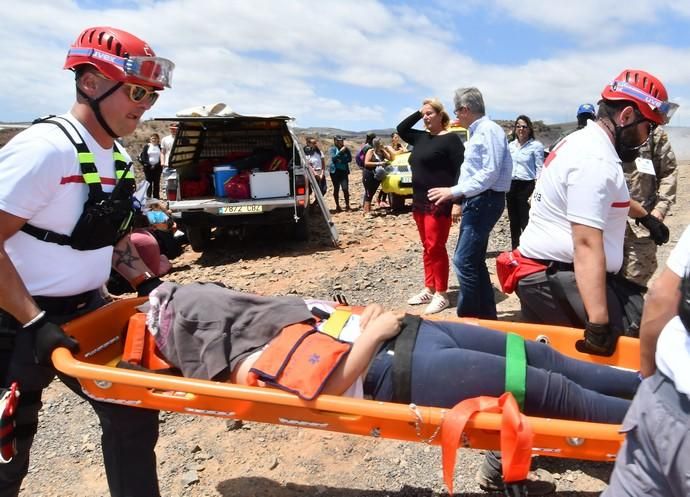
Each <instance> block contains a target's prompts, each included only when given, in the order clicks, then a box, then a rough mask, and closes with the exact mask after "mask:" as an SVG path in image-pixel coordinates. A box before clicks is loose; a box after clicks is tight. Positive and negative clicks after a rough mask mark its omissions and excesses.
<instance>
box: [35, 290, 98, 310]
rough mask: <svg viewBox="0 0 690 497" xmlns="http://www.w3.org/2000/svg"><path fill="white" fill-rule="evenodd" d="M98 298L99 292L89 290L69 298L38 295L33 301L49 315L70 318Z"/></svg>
mask: <svg viewBox="0 0 690 497" xmlns="http://www.w3.org/2000/svg"><path fill="white" fill-rule="evenodd" d="M96 296H98V290H89V291H88V292H84V293H80V294H77V295H70V296H67V297H42V296H40V295H38V296H34V297H33V299H34V300H35V301H36V304H37V305H38V307H40V308H41V309H43V310H44V311H46V314H48V315H53V316H69V315H70V314H74V313H75V312H78V311H80V310H81V309H83V308H84V307H86V306H87V305H88V304H89V303H90V302H91V301H92V300H93V299H94V297H96Z"/></svg>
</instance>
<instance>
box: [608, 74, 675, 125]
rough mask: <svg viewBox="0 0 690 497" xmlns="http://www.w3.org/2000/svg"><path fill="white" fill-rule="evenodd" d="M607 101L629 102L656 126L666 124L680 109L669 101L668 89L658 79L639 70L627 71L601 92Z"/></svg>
mask: <svg viewBox="0 0 690 497" xmlns="http://www.w3.org/2000/svg"><path fill="white" fill-rule="evenodd" d="M601 97H602V98H604V99H606V100H629V101H631V102H635V103H636V104H637V108H638V109H639V110H640V113H641V114H642V115H643V116H644V117H645V119H648V120H650V121H652V122H654V123H656V124H666V123H668V121H669V120H670V119H671V116H672V115H673V113H674V112H675V111H676V109H677V108H678V104H674V103H672V102H669V101H668V93H667V92H666V88H664V85H663V84H662V83H661V81H659V80H658V79H657V78H656V77H654V76H652V75H651V74H649V73H648V72H645V71H640V70H637V69H626V70H625V71H623V72H622V73H620V74H619V75H618V77H617V78H616V79H615V80H614V81H612V82H611V84H608V85H606V87H605V88H604V89H603V90H602V92H601Z"/></svg>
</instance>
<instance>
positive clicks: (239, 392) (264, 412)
mask: <svg viewBox="0 0 690 497" xmlns="http://www.w3.org/2000/svg"><path fill="white" fill-rule="evenodd" d="M143 301H144V299H129V300H122V301H118V302H115V303H113V304H110V305H109V306H107V307H104V308H102V309H99V310H98V311H96V312H94V313H91V314H89V315H86V316H83V317H81V318H79V319H77V320H75V321H73V322H72V323H69V324H68V325H67V326H66V327H65V329H66V331H67V333H68V334H70V335H73V336H75V338H77V339H78V340H79V342H80V345H81V351H80V353H79V354H76V355H75V356H73V355H72V354H71V353H70V352H69V351H67V350H66V349H58V350H56V351H55V353H54V354H53V362H54V364H55V366H56V367H57V368H58V369H59V370H60V371H62V372H64V373H66V374H69V375H71V376H74V377H76V378H78V379H79V381H80V382H81V384H82V386H83V388H84V391H85V392H86V393H87V394H88V395H90V396H92V397H94V398H97V399H100V400H103V401H107V402H115V403H121V404H125V405H131V406H138V407H145V408H151V409H161V410H170V411H177V412H181V413H190V414H204V415H211V416H219V417H225V418H237V419H244V420H253V421H259V422H265V423H273V424H282V425H292V426H299V427H309V428H317V429H323V430H328V431H339V432H344V433H352V434H360V435H366V436H374V437H382V438H393V439H399V440H409V441H418V442H419V441H421V442H425V443H430V444H436V445H438V444H441V443H442V441H443V445H444V461H446V466H445V472H444V474H445V475H446V482H447V484H448V485H449V487H450V486H451V485H452V477H451V476H450V475H452V472H450V473H449V472H448V471H449V470H448V467H449V466H448V465H450V464H451V463H452V462H454V461H452V459H453V457H452V456H453V455H454V453H455V447H457V444H459V443H462V445H463V446H464V447H469V448H483V449H498V448H499V447H501V440H502V438H503V439H505V440H509V439H510V438H513V439H514V440H519V441H518V442H516V443H514V444H513V445H512V450H513V452H514V453H515V454H517V455H516V456H515V458H514V460H515V461H516V462H515V463H513V464H512V465H511V464H508V468H504V475H505V476H507V477H508V478H511V477H512V478H514V479H516V480H519V479H520V477H519V475H520V474H521V472H522V469H525V468H528V467H529V456H531V455H535V454H540V455H548V456H555V457H563V458H574V459H589V460H608V461H610V460H613V459H614V458H615V454H616V453H617V451H618V448H619V447H620V444H621V442H622V439H623V437H622V436H621V435H620V434H619V433H618V428H619V427H618V426H617V425H611V424H603V423H587V422H577V421H568V420H556V419H548V418H538V417H525V416H523V415H521V414H519V412H517V410H512V411H511V410H510V408H509V411H508V414H503V415H501V414H498V405H501V406H505V405H507V404H509V403H510V401H509V400H507V399H505V398H502V399H501V400H500V401H498V403H497V401H496V400H495V399H494V400H493V401H492V402H493V405H492V406H491V407H488V408H487V407H485V404H486V401H473V403H474V402H478V404H477V406H478V407H480V411H482V412H480V413H479V414H475V415H472V414H470V415H465V417H466V421H467V424H466V425H465V426H464V427H462V426H461V425H459V424H455V423H453V422H452V421H447V420H449V419H452V418H454V417H455V415H454V414H452V413H453V412H457V411H456V410H465V409H469V408H467V407H466V406H465V407H462V408H460V407H456V408H454V409H453V410H450V409H443V408H435V407H425V406H416V405H414V404H409V405H404V404H394V403H390V402H380V401H372V400H361V399H352V398H343V397H336V396H331V395H321V396H319V397H317V398H316V399H314V400H311V401H306V400H303V399H300V398H299V397H297V396H296V395H293V394H290V393H287V392H283V391H280V390H276V389H270V388H261V387H248V386H242V385H235V384H228V383H220V382H214V381H208V380H197V379H190V378H180V377H175V376H169V375H160V374H155V373H151V372H146V371H133V370H127V369H119V368H116V367H115V365H116V364H117V363H118V362H119V361H120V359H121V356H122V352H123V346H124V344H123V339H122V335H123V333H124V332H125V330H126V329H127V327H128V325H129V323H130V317H131V316H133V315H134V314H136V312H137V310H136V306H137V305H139V304H141V303H143ZM464 322H466V323H467V322H470V323H472V324H481V325H484V326H488V327H491V328H494V329H499V330H500V331H504V332H508V331H511V332H513V333H517V334H519V335H522V336H523V337H525V338H528V339H537V340H540V341H548V342H550V344H551V345H552V346H554V347H555V348H557V349H559V350H560V352H561V353H564V354H566V355H568V356H571V357H576V358H579V359H584V360H588V361H590V362H596V363H600V364H610V365H616V366H620V367H625V368H628V369H633V370H636V369H638V361H639V359H638V344H637V342H636V341H635V340H633V339H625V338H624V339H621V341H620V343H619V346H618V349H617V351H616V353H615V354H614V355H613V356H611V357H599V356H589V355H587V354H582V353H580V352H578V351H577V350H576V349H575V347H574V343H575V339H574V337H580V336H581V333H582V332H581V330H574V329H569V328H561V327H551V326H539V325H531V324H526V323H507V322H486V321H484V322H482V321H479V320H464ZM96 330H97V331H98V332H96ZM470 404H471V403H470ZM484 411H487V412H484ZM470 412H473V411H472V409H470ZM504 418H505V419H504ZM510 418H512V419H513V421H512V424H509V423H508V420H510ZM511 425H512V426H514V427H515V428H514V429H513V431H512V432H511V431H510V429H509V428H508V427H509V426H511ZM529 431H531V432H532V436H531V437H530V436H527V435H526V433H529ZM439 433H440V435H441V436H440V437H439V436H438V435H439ZM509 433H513V435H509ZM453 444H455V445H453ZM503 446H504V448H506V449H507V448H508V447H509V446H510V445H508V446H506V442H504V443H503ZM525 454H527V457H526V456H525ZM506 460H510V457H506ZM525 460H526V461H527V464H526V465H524V462H525ZM520 461H522V463H520ZM521 464H522V466H521ZM511 468H512V469H511ZM515 468H518V469H517V470H516V469H515ZM506 469H507V474H506ZM511 472H512V473H511ZM525 473H526V469H525ZM511 474H512V475H513V476H511ZM449 478H450V479H449ZM523 478H524V476H523ZM507 481H509V480H507Z"/></svg>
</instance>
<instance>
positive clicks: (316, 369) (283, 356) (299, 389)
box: [122, 313, 352, 400]
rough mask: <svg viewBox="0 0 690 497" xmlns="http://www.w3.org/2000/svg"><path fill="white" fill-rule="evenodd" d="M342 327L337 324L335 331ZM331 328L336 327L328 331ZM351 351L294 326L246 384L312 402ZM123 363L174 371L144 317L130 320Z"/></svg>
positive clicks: (324, 336)
mask: <svg viewBox="0 0 690 497" xmlns="http://www.w3.org/2000/svg"><path fill="white" fill-rule="evenodd" d="M338 316H340V313H338ZM340 325H341V323H335V326H336V327H337V326H340ZM331 328H333V326H331V327H330V328H329V330H330V329H331ZM339 332H340V329H338V333H339ZM351 348H352V344H350V343H347V342H342V341H340V340H338V339H337V338H335V337H334V336H332V334H328V333H327V332H326V333H322V332H320V331H318V330H317V329H316V328H314V326H313V325H310V324H305V323H297V324H292V325H290V326H286V327H285V328H283V330H282V331H281V332H280V333H278V335H276V336H275V338H273V340H271V341H270V342H269V343H268V345H267V347H266V349H265V350H264V351H263V352H262V353H261V355H260V356H259V358H258V359H257V361H256V362H255V363H254V365H253V367H252V368H251V369H250V370H249V374H248V375H247V382H248V384H249V385H251V386H257V385H258V384H259V381H262V382H264V383H265V384H267V385H268V386H272V387H277V388H281V389H283V390H287V391H289V392H293V393H296V394H297V395H299V396H300V397H301V398H303V399H306V400H311V399H313V398H314V397H316V396H317V395H319V393H321V390H323V387H324V385H325V383H326V381H328V378H330V376H331V374H333V371H335V370H336V368H337V367H338V365H339V364H340V362H341V361H342V360H343V359H344V358H345V356H346V355H347V354H348V352H350V349H351ZM122 360H123V361H125V362H128V363H130V364H135V365H138V366H143V367H145V368H147V369H151V370H153V371H160V370H166V369H173V368H174V366H173V365H172V364H170V363H169V362H168V361H167V360H166V359H165V358H164V357H163V356H162V355H161V353H160V351H159V350H158V347H156V343H155V340H154V337H153V336H152V335H151V333H149V332H148V328H147V327H146V314H144V313H135V314H134V315H132V317H130V318H129V326H128V328H127V336H126V339H125V345H124V351H123V354H122Z"/></svg>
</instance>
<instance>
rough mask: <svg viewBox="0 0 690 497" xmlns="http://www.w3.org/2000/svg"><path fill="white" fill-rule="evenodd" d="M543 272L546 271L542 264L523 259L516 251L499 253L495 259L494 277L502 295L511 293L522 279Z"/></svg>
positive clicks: (526, 258)
mask: <svg viewBox="0 0 690 497" xmlns="http://www.w3.org/2000/svg"><path fill="white" fill-rule="evenodd" d="M544 270H546V266H545V265H544V264H542V263H541V262H537V261H535V260H534V259H530V258H528V257H523V256H522V254H520V252H518V249H515V250H513V251H512V252H501V253H500V254H498V257H496V275H497V276H498V282H499V283H500V284H501V291H502V292H503V293H513V292H514V291H515V287H516V286H517V284H518V282H519V281H520V280H521V279H522V278H524V277H525V276H529V275H530V274H534V273H538V272H539V271H544Z"/></svg>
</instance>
